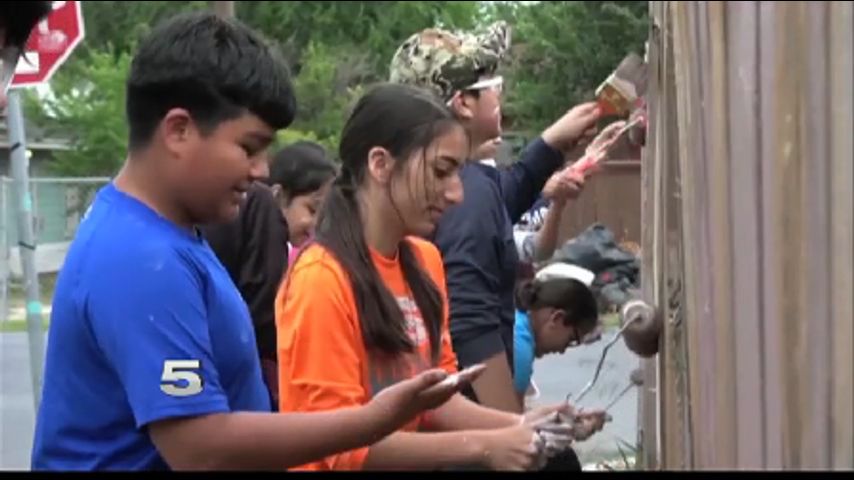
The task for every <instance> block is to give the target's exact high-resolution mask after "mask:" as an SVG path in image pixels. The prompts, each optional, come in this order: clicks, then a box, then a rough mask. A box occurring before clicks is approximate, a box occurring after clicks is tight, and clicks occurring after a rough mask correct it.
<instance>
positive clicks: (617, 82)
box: [596, 53, 647, 117]
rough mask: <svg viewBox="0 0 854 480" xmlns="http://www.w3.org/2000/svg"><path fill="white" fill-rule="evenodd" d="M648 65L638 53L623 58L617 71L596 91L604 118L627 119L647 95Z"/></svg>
mask: <svg viewBox="0 0 854 480" xmlns="http://www.w3.org/2000/svg"><path fill="white" fill-rule="evenodd" d="M646 83H647V64H646V62H644V61H643V58H641V57H640V55H638V54H636V53H631V54H629V55H627V56H626V57H625V58H623V61H621V62H620V64H619V65H618V66H617V69H616V70H614V72H613V73H612V74H611V75H610V76H608V78H606V79H605V81H604V82H602V85H600V86H599V88H597V89H596V101H597V102H598V103H599V106H600V108H601V109H602V115H603V116H611V115H614V116H618V117H626V116H628V115H629V114H630V113H631V112H632V110H634V108H635V107H636V106H637V104H638V99H640V98H641V97H642V96H643V94H644V93H646Z"/></svg>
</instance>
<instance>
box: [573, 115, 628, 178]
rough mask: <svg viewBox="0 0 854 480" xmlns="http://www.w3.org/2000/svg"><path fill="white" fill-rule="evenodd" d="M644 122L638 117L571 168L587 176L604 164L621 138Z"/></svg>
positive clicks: (586, 153)
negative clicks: (606, 157) (608, 154)
mask: <svg viewBox="0 0 854 480" xmlns="http://www.w3.org/2000/svg"><path fill="white" fill-rule="evenodd" d="M642 120H643V118H642V117H637V118H635V119H634V120H632V121H631V122H629V123H627V124H626V125H625V126H623V128H621V129H620V130H618V131H617V133H616V134H615V135H614V136H613V137H611V138H610V139H609V140H608V141H607V142H605V143H603V144H602V146H601V147H599V149H597V150H596V151H594V152H585V154H584V156H583V157H581V159H580V160H578V161H577V162H575V164H574V165H573V166H572V167H570V168H571V169H572V170H573V171H575V172H578V173H579V174H581V175H584V176H587V174H588V173H589V172H590V170H591V169H593V168H594V167H595V166H596V165H598V164H599V163H601V162H602V160H603V159H604V158H605V156H606V154H607V153H608V150H609V149H610V148H611V147H612V146H613V145H614V143H616V141H617V140H619V138H620V137H622V136H623V135H625V134H626V132H628V131H629V130H631V129H632V128H634V127H635V126H637V125H638V124H640V123H641V121H642Z"/></svg>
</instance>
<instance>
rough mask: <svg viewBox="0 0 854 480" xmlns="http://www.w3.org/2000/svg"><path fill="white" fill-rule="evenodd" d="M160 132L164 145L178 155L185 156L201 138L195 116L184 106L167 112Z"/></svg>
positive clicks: (170, 151)
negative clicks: (194, 120)
mask: <svg viewBox="0 0 854 480" xmlns="http://www.w3.org/2000/svg"><path fill="white" fill-rule="evenodd" d="M160 134H161V137H162V139H163V146H164V147H165V148H166V150H167V151H168V152H169V153H171V154H172V155H174V156H176V157H183V156H185V155H186V154H187V153H188V152H189V150H190V149H191V148H193V147H194V146H195V144H196V141H197V140H198V138H199V131H198V129H197V128H196V124H195V122H193V117H192V116H191V115H190V112H188V111H187V110H184V109H183V108H173V109H172V110H169V111H168V112H166V115H165V116H164V117H163V120H162V121H161V122H160Z"/></svg>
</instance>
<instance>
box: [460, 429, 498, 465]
mask: <svg viewBox="0 0 854 480" xmlns="http://www.w3.org/2000/svg"><path fill="white" fill-rule="evenodd" d="M463 435H464V437H463V445H464V446H465V448H466V456H467V457H468V458H470V459H471V463H472V464H476V465H479V466H481V467H489V455H490V451H491V450H492V447H491V445H492V434H491V433H490V431H489V430H479V431H473V432H463Z"/></svg>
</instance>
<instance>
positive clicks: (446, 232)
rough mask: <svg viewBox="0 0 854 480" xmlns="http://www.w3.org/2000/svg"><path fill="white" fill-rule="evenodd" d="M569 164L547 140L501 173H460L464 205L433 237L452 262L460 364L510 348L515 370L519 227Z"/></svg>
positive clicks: (469, 168)
mask: <svg viewBox="0 0 854 480" xmlns="http://www.w3.org/2000/svg"><path fill="white" fill-rule="evenodd" d="M563 163H564V157H563V154H562V153H561V152H559V151H557V150H555V149H553V148H551V147H550V146H548V145H547V144H546V143H545V142H544V141H543V140H542V139H537V140H535V141H533V142H532V143H531V144H530V145H528V147H527V148H526V149H525V152H524V153H523V154H522V159H521V160H520V161H519V162H516V163H515V164H513V165H512V166H511V167H510V168H508V169H504V170H498V169H495V168H493V167H490V166H486V165H481V164H479V163H475V162H470V163H469V164H467V165H466V166H464V167H463V169H462V170H461V172H460V176H461V178H462V182H463V188H464V191H465V197H464V200H463V203H461V204H460V205H457V206H455V207H452V208H451V209H449V210H448V211H447V212H446V213H445V215H444V216H443V217H442V220H441V221H440V222H439V225H438V227H437V229H436V233H435V235H434V238H433V241H434V243H435V244H436V246H437V247H438V248H439V250H441V252H442V256H443V258H444V262H445V271H446V272H445V273H446V277H447V288H448V296H449V297H450V298H449V300H450V330H451V339H452V342H453V346H454V351H455V352H456V354H457V359H458V361H459V364H460V367H461V368H465V367H467V366H470V365H473V364H476V363H480V362H483V361H485V360H487V359H489V358H490V357H493V356H495V355H496V354H498V353H500V352H501V351H504V352H506V354H507V359H508V361H509V367H510V369H511V371H512V368H513V323H514V315H515V311H514V305H513V303H514V301H513V289H514V288H515V283H516V268H517V263H518V261H519V258H518V255H517V253H516V246H515V243H514V240H513V225H514V224H515V223H516V222H518V221H519V219H520V218H521V217H522V215H523V214H524V213H525V212H527V211H528V210H529V209H530V208H531V206H532V205H533V204H534V202H535V201H536V200H537V198H538V197H539V195H540V192H541V191H542V189H543V186H545V183H546V181H548V179H549V178H550V177H551V175H552V174H553V173H554V172H555V171H556V170H557V169H558V168H560V167H561V166H562V165H563Z"/></svg>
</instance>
